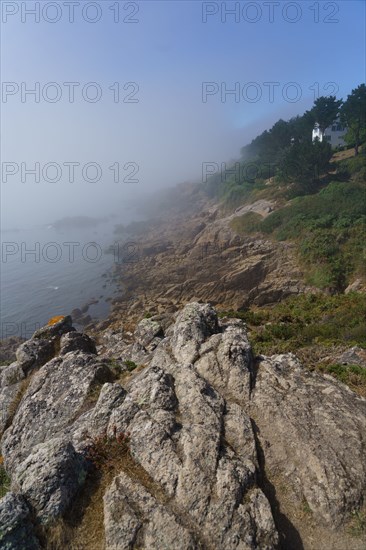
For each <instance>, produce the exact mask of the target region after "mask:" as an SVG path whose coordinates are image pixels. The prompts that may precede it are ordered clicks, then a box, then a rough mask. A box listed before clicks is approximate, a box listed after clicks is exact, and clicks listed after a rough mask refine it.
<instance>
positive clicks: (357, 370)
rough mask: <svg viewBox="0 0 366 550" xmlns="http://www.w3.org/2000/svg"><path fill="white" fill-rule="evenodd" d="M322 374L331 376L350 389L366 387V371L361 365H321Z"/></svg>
mask: <svg viewBox="0 0 366 550" xmlns="http://www.w3.org/2000/svg"><path fill="white" fill-rule="evenodd" d="M319 369H320V370H321V371H322V372H325V373H327V374H331V375H332V376H334V378H337V379H338V380H340V381H341V382H343V383H344V384H347V386H349V387H350V388H352V389H353V390H355V391H357V390H356V388H357V387H358V386H360V387H361V388H362V387H364V388H365V387H366V369H365V368H364V367H360V366H359V365H339V364H334V365H319Z"/></svg>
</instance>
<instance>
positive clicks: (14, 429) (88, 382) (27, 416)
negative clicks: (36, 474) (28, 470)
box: [2, 352, 113, 472]
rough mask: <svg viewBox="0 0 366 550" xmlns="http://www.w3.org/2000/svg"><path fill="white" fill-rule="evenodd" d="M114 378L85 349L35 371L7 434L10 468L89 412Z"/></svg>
mask: <svg viewBox="0 0 366 550" xmlns="http://www.w3.org/2000/svg"><path fill="white" fill-rule="evenodd" d="M112 380H113V374H112V373H111V371H110V370H109V368H108V367H107V366H106V365H105V364H103V363H102V362H100V361H98V359H97V358H96V357H95V356H94V355H92V354H90V353H88V354H85V353H82V352H80V353H79V352H78V353H74V352H69V353H67V354H66V355H64V356H61V357H56V358H54V359H52V360H51V361H49V362H48V363H46V365H44V366H43V367H41V368H40V370H39V371H37V372H35V374H34V375H33V377H32V380H31V381H30V384H29V386H28V388H27V390H26V391H25V393H24V396H23V398H22V400H21V402H20V405H19V407H18V409H17V411H16V414H15V416H14V419H13V422H12V425H11V426H10V428H9V429H8V430H6V432H5V434H4V436H3V440H2V454H3V456H4V460H5V464H6V467H7V469H8V470H9V471H10V472H12V471H13V470H14V468H15V467H17V466H18V465H19V463H20V462H22V461H23V460H25V458H26V457H27V456H28V455H29V453H30V451H31V450H32V448H33V447H34V446H35V445H38V444H40V443H44V442H45V441H47V440H48V439H50V438H53V437H56V436H57V435H58V434H61V433H63V432H64V431H65V430H66V429H67V428H68V427H69V426H70V425H72V423H73V422H74V421H75V420H76V419H77V418H78V416H80V414H82V413H83V412H84V411H85V407H87V406H88V405H87V404H88V401H89V400H90V398H91V395H92V392H93V391H94V389H95V388H98V386H100V385H101V384H103V383H104V382H107V381H112ZM89 406H92V402H91V403H90V405H89Z"/></svg>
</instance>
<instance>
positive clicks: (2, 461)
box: [0, 455, 4, 466]
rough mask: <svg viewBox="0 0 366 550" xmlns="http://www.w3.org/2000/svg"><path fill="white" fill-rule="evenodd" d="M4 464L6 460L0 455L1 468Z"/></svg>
mask: <svg viewBox="0 0 366 550" xmlns="http://www.w3.org/2000/svg"><path fill="white" fill-rule="evenodd" d="M2 464H4V458H3V457H2V456H1V455H0V466H1V465H2Z"/></svg>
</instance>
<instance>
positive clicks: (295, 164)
mask: <svg viewBox="0 0 366 550" xmlns="http://www.w3.org/2000/svg"><path fill="white" fill-rule="evenodd" d="M331 157H332V148H331V146H330V144H329V143H327V142H325V141H323V142H322V143H320V142H315V143H311V141H310V142H303V143H295V145H293V146H292V147H288V148H287V149H285V151H284V152H283V155H282V158H281V160H280V162H279V166H278V170H277V176H278V179H279V180H280V181H285V182H298V183H301V184H302V186H303V188H304V190H306V191H309V192H311V191H312V190H313V188H314V183H315V182H318V181H319V178H320V176H321V175H322V174H324V173H326V171H327V169H328V168H329V160H330V158H331Z"/></svg>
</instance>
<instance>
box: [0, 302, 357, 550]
mask: <svg viewBox="0 0 366 550" xmlns="http://www.w3.org/2000/svg"><path fill="white" fill-rule="evenodd" d="M68 332H69V335H68V334H66V335H64V336H62V335H61V334H60V333H58V334H59V338H61V343H62V345H61V352H60V354H59V355H58V356H55V357H54V358H52V359H51V360H50V361H48V362H47V363H46V364H44V365H43V366H41V367H39V368H38V369H37V368H36V367H34V368H33V370H32V373H31V376H30V377H29V380H28V379H26V380H28V385H27V387H26V388H25V389H24V393H23V395H22V396H21V399H20V402H19V404H18V407H17V410H16V412H15V414H14V416H13V418H12V421H11V423H10V426H9V427H8V428H7V429H6V431H5V433H4V435H3V438H2V454H3V456H4V461H5V467H6V470H7V472H8V474H9V475H10V476H11V489H12V493H8V494H7V495H6V496H5V497H4V498H3V499H2V500H1V501H0V518H3V517H5V520H2V521H6V525H11V526H12V527H11V533H12V535H11V536H12V537H15V539H16V537H21V536H23V535H22V533H23V531H24V529H27V530H28V531H29V532H30V533H32V537H33V538H34V537H35V533H36V532H37V531H34V532H33V531H32V530H33V529H34V528H36V526H37V522H39V523H40V524H42V525H44V524H47V522H49V521H50V519H57V518H62V517H64V516H65V515H67V513H68V510H69V509H70V507H71V506H72V504H73V502H74V501H75V499H77V498H80V495H82V494H83V491H86V490H87V484H88V474H89V472H90V469H91V465H90V461H89V459H88V454H87V450H88V448H89V447H88V446H89V445H90V437H93V438H107V440H108V441H113V440H114V438H115V437H116V434H121V433H128V434H129V442H128V456H127V455H126V454H124V453H123V452H122V448H121V451H119V450H117V451H116V452H117V455H116V456H114V459H115V460H116V461H117V462H116V464H117V466H115V467H114V468H115V469H114V470H113V475H111V476H109V477H108V476H107V475H106V474H103V475H104V476H105V477H104V478H103V477H102V481H103V479H104V480H105V481H104V485H103V483H101V484H100V489H99V490H100V502H101V505H100V506H101V509H100V512H98V513H99V515H100V514H102V516H103V526H102V529H101V530H100V532H98V539H97V540H94V541H93V544H94V543H95V546H91V543H88V545H89V546H88V545H86V546H83V545H82V543H81V542H80V540H78V541H77V542H75V541H74V540H73V539H72V535H70V536H71V538H70V540H69V541H68V547H70V548H75V549H76V548H77V549H78V550H79V549H80V548H84V547H85V548H88V550H89V548H98V549H103V548H105V549H106V550H123V549H126V550H127V549H131V548H134V549H136V550H137V549H141V548H143V549H149V550H150V549H155V550H163V549H168V548H169V550H170V549H174V550H175V549H177V550H194V549H200V550H201V549H207V550H214V549H215V550H216V549H218V550H221V549H222V550H234V549H235V550H236V549H237V550H254V549H259V550H272V549H273V550H275V549H277V548H278V547H279V543H280V540H281V541H282V540H283V537H282V536H281V535H282V533H281V532H279V530H280V529H282V526H281V525H279V524H277V516H276V514H275V513H274V508H275V503H274V502H273V499H272V495H271V493H270V492H269V491H268V490H267V487H266V484H265V483H264V482H263V480H264V478H265V475H266V474H265V470H266V471H267V469H269V470H271V471H273V472H278V473H279V474H280V475H281V476H284V477H285V479H286V484H287V486H288V490H289V491H291V494H293V497H294V506H296V505H297V504H299V503H301V502H302V501H303V500H304V499H305V500H306V502H307V504H308V506H309V508H310V510H311V511H312V513H313V514H314V516H316V517H317V518H318V520H319V521H320V522H321V524H322V525H324V526H328V527H327V528H329V529H332V528H334V527H337V529H341V528H342V526H343V524H344V522H345V521H346V520H347V517H349V515H350V513H351V512H352V511H353V510H355V509H358V508H359V507H360V506H361V505H362V500H363V496H364V494H365V487H366V467H365V456H364V453H365V448H366V421H365V418H366V400H365V399H362V398H359V397H357V396H356V395H355V394H354V393H353V392H351V391H350V390H349V389H348V388H347V387H346V386H344V385H343V384H340V383H338V382H336V381H335V380H333V379H331V378H330V377H327V376H320V375H317V374H314V373H311V372H309V371H308V370H307V369H305V368H304V367H303V366H302V365H301V364H300V363H299V361H298V360H297V359H296V357H295V356H294V355H292V354H286V355H280V356H274V357H270V358H269V357H262V358H261V360H260V361H259V363H258V362H257V363H255V362H254V361H253V357H252V352H251V347H250V343H249V341H248V338H247V332H246V328H245V325H244V324H243V323H242V322H240V321H238V320H235V319H226V320H219V319H218V317H217V314H216V312H215V310H214V309H213V308H212V307H211V306H210V305H209V304H200V303H197V302H193V303H190V304H188V305H187V306H185V308H184V309H183V310H182V311H180V312H179V313H178V314H177V315H176V317H175V320H174V323H173V324H172V325H171V326H170V327H169V328H167V329H166V330H165V329H164V330H163V328H162V327H161V326H160V325H158V323H156V322H154V321H146V320H145V321H143V322H142V323H140V324H139V326H138V328H137V330H136V332H135V335H134V336H135V342H132V341H131V338H130V339H129V340H128V341H124V339H123V337H122V334H121V336H120V338H118V335H117V334H115V335H114V336H113V341H112V340H110V347H109V349H108V350H107V353H105V356H104V357H103V355H102V356H98V355H96V354H95V351H96V349H95V347H94V345H93V343H92V342H90V341H89V339H88V338H86V337H85V338H84V337H82V336H81V335H79V334H77V333H73V332H72V331H71V330H70V331H68ZM39 334H40V335H41V336H42V338H44V337H45V334H46V337H54V335H51V336H50V335H49V334H48V333H45V331H43V332H42V331H40V333H39ZM39 334H37V337H38V338H39V337H40V336H39ZM112 342H113V343H112ZM136 344H138V345H139V346H141V347H140V348H139V354H140V355H141V357H143V359H144V364H143V367H142V366H140V367H138V368H136V369H135V370H133V371H132V372H131V373H126V372H125V371H123V369H122V371H120V373H119V374H121V372H122V375H121V376H119V375H118V369H117V370H116V368H115V365H114V366H113V368H112V364H111V363H110V358H111V357H113V356H116V357H118V358H123V359H121V360H120V363H121V364H122V363H123V361H125V360H126V359H130V360H131V359H132V358H133V357H136V347H135V346H136ZM78 345H79V348H80V349H79V348H78ZM28 348H29V349H33V348H32V345H30V346H28ZM68 350H69V351H68ZM140 355H139V356H140ZM107 357H108V360H109V362H108V361H107V360H106V358H107ZM117 362H118V361H117ZM12 370H13V371H14V376H13V377H11V380H10V381H12V382H13V385H14V384H19V381H18V380H19V378H18V377H17V376H18V375H16V376H15V374H16V373H17V372H18V370H17V366H16V364H15V366H12ZM8 378H9V377H8V376H4V383H5V385H4V386H3V387H1V390H0V391H1V392H4V391H5V390H6V391H8V387H9V386H8V385H6V383H7V380H8ZM22 383H23V382H22ZM96 390H98V391H97V392H96ZM5 393H6V392H5ZM124 452H126V451H124ZM131 465H132V466H131ZM11 499H13V500H11ZM14 499H15V500H14ZM17 499H18V500H17ZM13 501H14V504H13V505H11V503H12V502H13ZM9 503H10V504H9ZM88 505H89V508H90V507H91V506H93V504H92V500H91V501H90V502H89V504H88ZM1 507H3V508H1ZM2 509H4V510H5V511H6V514H5V515H4V514H3V515H2V514H1V510H2ZM12 510H13V512H12ZM29 513H31V514H32V517H33V523H29V524H28V523H26V524H25V527H20V522H19V521H18V520H17V518H19V517H20V516H21V515H22V514H23V515H24V517H25V518H26V517H28V516H27V514H29ZM84 514H85V517H88V516H87V514H88V508H86V510H85V511H84ZM27 521H28V520H27ZM0 529H1V530H0V547H2V546H1V544H2V541H1V537H2V536H3V534H2V533H4V532H5V531H4V528H3V527H0ZM22 529H23V531H22ZM7 536H8V535H7ZM4 540H5V539H4ZM29 540H31V538H30V539H29ZM32 540H33V539H32ZM34 540H36V539H35V538H34ZM299 540H300V541H301V539H299ZM301 544H302V543H301ZM35 547H36V546H35ZM301 547H302V548H305V546H299V545H298V548H300V549H301ZM4 548H6V546H4ZM9 548H13V547H12V546H9ZM287 548H290V546H288V547H287ZM309 548H310V547H309ZM322 548H324V549H325V550H328V548H329V550H330V548H331V546H327V541H326V540H324V544H323V542H322ZM356 548H357V549H358V548H361V546H357V547H356V546H355V549H356ZM352 550H353V548H352Z"/></svg>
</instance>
